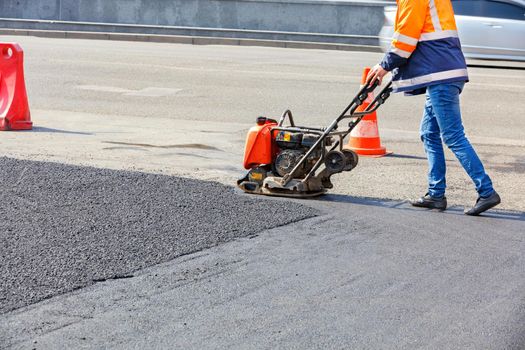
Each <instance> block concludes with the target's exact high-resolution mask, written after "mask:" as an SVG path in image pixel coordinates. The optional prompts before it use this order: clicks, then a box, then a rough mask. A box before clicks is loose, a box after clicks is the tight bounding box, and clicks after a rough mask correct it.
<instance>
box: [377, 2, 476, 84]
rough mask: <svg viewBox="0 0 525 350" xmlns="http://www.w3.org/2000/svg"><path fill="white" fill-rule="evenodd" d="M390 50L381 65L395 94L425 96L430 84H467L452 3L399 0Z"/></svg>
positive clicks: (465, 66)
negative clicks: (390, 80)
mask: <svg viewBox="0 0 525 350" xmlns="http://www.w3.org/2000/svg"><path fill="white" fill-rule="evenodd" d="M394 30H395V33H394V37H393V40H392V47H391V50H390V51H389V52H388V53H386V54H385V57H384V58H383V61H381V66H382V67H383V68H384V69H386V70H387V71H392V76H393V78H392V80H393V87H394V91H395V92H401V91H404V92H406V93H407V94H420V93H424V92H425V90H426V87H427V86H429V85H434V84H439V83H446V82H453V81H468V73H467V65H466V63H465V57H464V56H463V52H462V51H461V44H460V42H459V38H458V33H457V27H456V21H455V19H454V10H453V8H452V4H451V3H450V0H397V13H396V22H395V27H394Z"/></svg>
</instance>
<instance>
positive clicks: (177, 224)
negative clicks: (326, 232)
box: [0, 157, 317, 313]
mask: <svg viewBox="0 0 525 350" xmlns="http://www.w3.org/2000/svg"><path fill="white" fill-rule="evenodd" d="M0 180H1V181H0V203H1V207H0V313H6V312H8V311H11V310H13V309H16V308H20V307H23V306H26V305H30V304H33V303H35V302H38V301H41V300H43V299H46V298H49V297H52V296H54V295H57V294H61V293H65V292H68V291H72V290H75V289H78V288H82V287H85V286H88V285H91V284H93V283H95V282H97V281H103V280H107V279H113V278H122V277H127V276H130V275H132V274H133V272H134V271H136V270H139V269H142V268H145V267H147V266H151V265H154V264H158V263H162V262H165V261H168V260H171V259H173V258H175V257H177V256H180V255H184V254H188V253H191V252H196V251H199V250H202V249H204V248H207V247H211V246H214V245H217V244H220V243H223V242H227V241H229V240H232V239H234V238H236V237H244V236H249V235H253V234H256V233H257V232H260V231H262V230H265V229H269V228H274V227H278V226H282V225H286V224H289V223H291V222H295V221H299V220H302V219H305V218H309V217H313V216H315V215H317V211H316V210H315V209H312V208H309V207H307V206H304V205H300V204H296V203H291V202H289V201H287V202H283V201H274V200H268V199H266V198H262V197H255V196H248V195H239V194H237V193H236V192H235V190H234V189H233V188H232V187H227V186H224V185H221V184H218V183H214V182H204V181H198V180H193V179H187V178H179V177H173V176H163V175H155V174H147V173H140V172H129V171H116V170H108V169H97V168H90V167H78V166H70V165H64V164H57V163H49V162H34V161H25V160H16V159H11V158H5V157H0Z"/></svg>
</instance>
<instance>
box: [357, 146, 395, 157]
mask: <svg viewBox="0 0 525 350" xmlns="http://www.w3.org/2000/svg"><path fill="white" fill-rule="evenodd" d="M348 149H351V150H352V151H354V152H355V153H357V154H359V155H360V156H365V157H373V158H379V157H384V156H387V155H389V154H392V153H394V152H392V151H388V150H387V149H386V148H385V147H379V148H354V147H348Z"/></svg>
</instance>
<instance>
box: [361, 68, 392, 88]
mask: <svg viewBox="0 0 525 350" xmlns="http://www.w3.org/2000/svg"><path fill="white" fill-rule="evenodd" d="M387 73H388V71H387V70H385V69H384V68H383V67H381V66H380V65H379V64H376V65H375V66H374V67H373V68H372V69H370V72H369V73H368V76H367V77H366V82H367V83H373V82H374V81H375V80H377V81H378V85H381V83H382V82H383V77H384V76H385V75H386V74H387Z"/></svg>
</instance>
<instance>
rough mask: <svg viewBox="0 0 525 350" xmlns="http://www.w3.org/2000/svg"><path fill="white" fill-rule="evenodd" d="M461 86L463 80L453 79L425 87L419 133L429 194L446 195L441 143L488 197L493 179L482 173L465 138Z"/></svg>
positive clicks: (483, 194) (479, 192)
mask: <svg viewBox="0 0 525 350" xmlns="http://www.w3.org/2000/svg"><path fill="white" fill-rule="evenodd" d="M464 85H465V83H464V82H454V83H444V84H438V85H432V86H429V87H427V94H426V103H425V112H424V114H423V120H422V121H421V130H420V133H421V140H422V141H423V144H424V146H425V152H426V153H427V158H428V166H429V171H428V193H429V194H430V196H432V197H435V198H441V197H443V196H444V195H445V188H446V179H445V174H446V164H445V153H444V152H443V143H445V144H446V145H447V146H448V148H449V149H450V150H451V151H452V152H453V153H454V155H455V156H456V158H457V159H458V160H459V162H460V163H461V165H462V166H463V168H464V169H465V171H466V172H467V174H468V175H469V176H470V178H471V179H472V181H473V182H474V185H475V186H476V191H478V194H479V195H480V196H481V197H488V196H490V195H491V194H492V193H493V192H494V188H493V187H492V181H491V180H490V178H489V176H488V175H487V173H485V169H484V168H483V164H482V163H481V160H480V159H479V157H478V155H477V154H476V151H474V148H472V145H471V144H470V142H469V140H468V139H467V138H466V137H465V131H464V128H463V123H462V122H461V111H460V108H459V94H460V93H461V91H462V90H463V86H464ZM442 140H443V142H442Z"/></svg>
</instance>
